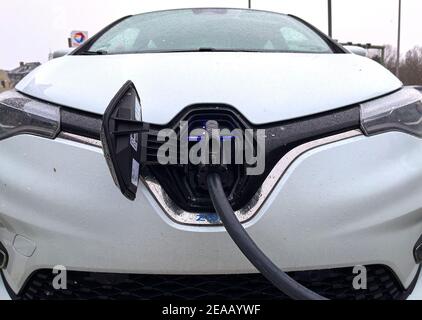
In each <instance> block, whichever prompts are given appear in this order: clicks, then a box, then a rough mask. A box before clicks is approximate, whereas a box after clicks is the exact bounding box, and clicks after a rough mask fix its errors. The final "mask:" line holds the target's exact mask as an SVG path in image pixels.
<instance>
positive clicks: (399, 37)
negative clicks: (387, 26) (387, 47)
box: [396, 0, 401, 77]
mask: <svg viewBox="0 0 422 320" xmlns="http://www.w3.org/2000/svg"><path fill="white" fill-rule="evenodd" d="M400 46H401V0H399V30H398V36H397V61H396V76H397V77H398V76H400V49H401V48H400Z"/></svg>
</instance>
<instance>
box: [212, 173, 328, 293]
mask: <svg viewBox="0 0 422 320" xmlns="http://www.w3.org/2000/svg"><path fill="white" fill-rule="evenodd" d="M207 180H208V190H209V193H210V197H211V200H212V202H213V204H214V208H215V210H216V211H217V213H218V215H219V216H220V219H221V221H222V222H223V225H224V227H225V228H226V230H227V232H228V233H229V235H230V237H231V238H232V239H233V241H234V242H235V243H236V245H237V246H238V247H239V249H240V250H241V251H242V252H243V254H244V255H245V257H246V258H248V260H249V261H250V262H251V263H252V264H253V265H254V266H255V268H257V269H258V271H260V272H261V273H262V275H263V276H264V277H265V278H267V279H268V281H270V282H271V283H272V284H273V285H274V286H276V287H277V288H278V289H279V290H280V291H282V292H283V293H284V294H286V295H287V296H289V297H290V298H292V299H294V300H328V299H327V298H324V297H322V296H320V295H319V294H317V293H315V292H313V291H311V290H309V289H307V288H305V287H304V286H302V285H301V284H300V283H298V282H297V281H295V280H294V279H292V278H291V277H290V276H288V275H287V274H286V273H285V272H283V271H282V270H281V269H280V268H278V267H277V266H276V265H275V264H274V263H273V262H272V261H271V260H270V259H269V258H268V257H267V256H266V255H265V254H264V252H262V250H261V249H259V247H258V246H257V245H256V243H255V242H254V241H253V240H252V238H251V237H250V236H249V234H248V233H247V232H246V230H245V228H243V226H242V224H241V223H240V221H239V220H238V219H237V217H236V215H235V213H234V211H233V208H232V207H231V205H230V202H229V201H228V199H227V196H226V194H225V192H224V188H223V184H222V181H221V177H220V175H219V174H218V173H209V174H208V178H207Z"/></svg>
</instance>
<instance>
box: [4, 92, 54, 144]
mask: <svg viewBox="0 0 422 320" xmlns="http://www.w3.org/2000/svg"><path fill="white" fill-rule="evenodd" d="M59 132H60V108H59V107H58V106H55V105H52V104H49V103H46V102H41V101H38V100H34V99H31V98H29V97H27V96H24V95H22V94H21V93H19V92H17V91H15V90H11V91H6V92H3V93H1V94H0V140H3V139H6V138H9V137H12V136H15V135H18V134H32V135H37V136H41V137H45V138H50V139H54V138H55V137H56V136H57V135H58V133H59Z"/></svg>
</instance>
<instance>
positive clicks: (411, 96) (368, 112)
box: [361, 87, 422, 138]
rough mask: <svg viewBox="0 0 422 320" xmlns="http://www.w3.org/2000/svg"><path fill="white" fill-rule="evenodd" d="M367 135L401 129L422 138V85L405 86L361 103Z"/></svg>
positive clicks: (364, 129) (363, 128)
mask: <svg viewBox="0 0 422 320" xmlns="http://www.w3.org/2000/svg"><path fill="white" fill-rule="evenodd" d="M361 122H362V130H363V131H364V133H365V134H366V135H369V136H370V135H375V134H379V133H384V132H389V131H400V132H404V133H408V134H411V135H414V136H416V137H419V138H422V87H404V88H402V89H400V90H399V91H397V92H395V93H392V94H390V95H387V96H385V97H382V98H379V99H376V100H372V101H369V102H366V103H362V104H361Z"/></svg>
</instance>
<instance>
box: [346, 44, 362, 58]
mask: <svg viewBox="0 0 422 320" xmlns="http://www.w3.org/2000/svg"><path fill="white" fill-rule="evenodd" d="M344 48H345V49H346V50H347V51H349V52H350V53H353V54H356V55H358V56H362V57H366V56H367V55H368V50H366V49H365V48H362V47H359V46H344Z"/></svg>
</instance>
